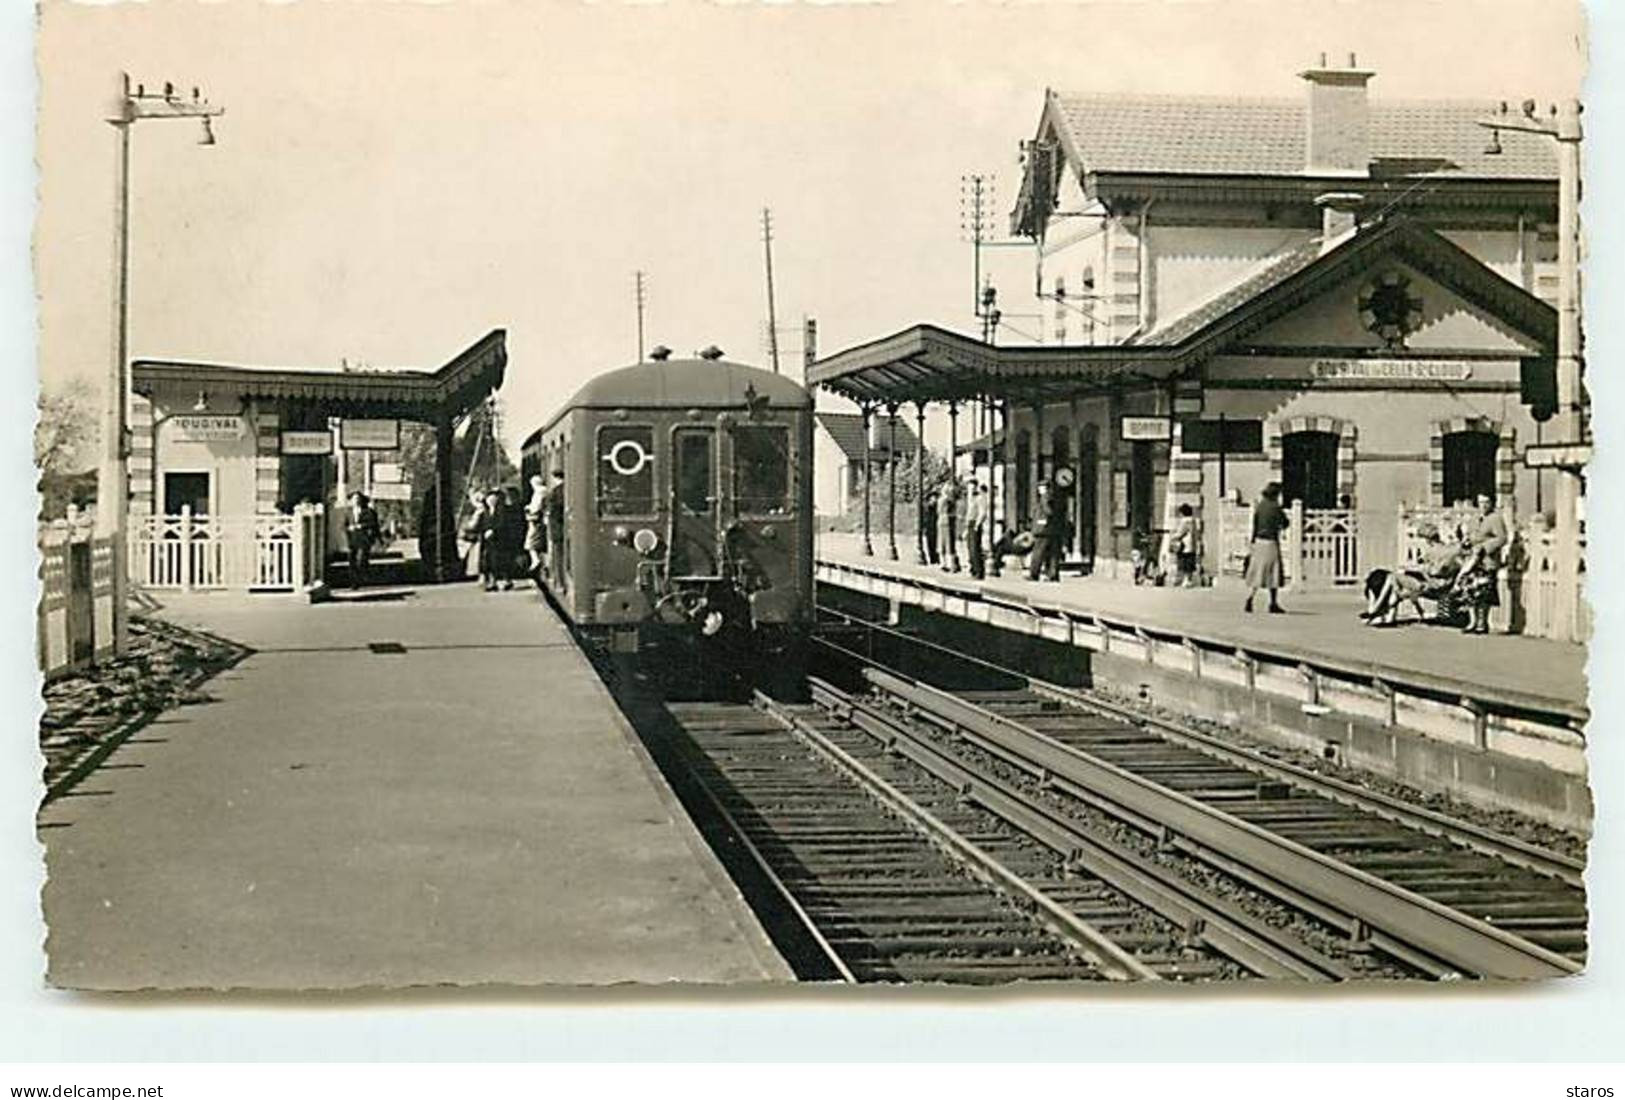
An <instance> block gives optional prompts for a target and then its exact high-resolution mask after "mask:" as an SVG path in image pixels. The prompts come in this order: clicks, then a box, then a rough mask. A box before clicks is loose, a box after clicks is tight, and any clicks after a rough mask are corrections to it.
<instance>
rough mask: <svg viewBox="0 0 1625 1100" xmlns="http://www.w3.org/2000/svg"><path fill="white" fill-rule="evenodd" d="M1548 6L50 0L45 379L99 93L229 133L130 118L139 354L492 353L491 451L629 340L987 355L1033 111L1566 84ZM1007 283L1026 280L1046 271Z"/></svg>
mask: <svg viewBox="0 0 1625 1100" xmlns="http://www.w3.org/2000/svg"><path fill="white" fill-rule="evenodd" d="M1583 35H1584V29H1583V25H1582V21H1581V15H1580V12H1579V10H1578V8H1570V7H1568V6H1566V5H1564V4H1561V3H1553V2H1540V3H1508V2H1494V3H1491V2H1448V0H1445V2H1440V0H1435V2H1416V0H1405V2H1402V3H1382V2H1362V3H1354V2H1339V3H1295V4H1291V5H1281V4H1272V3H1248V2H1232V3H1223V4H1220V3H1211V2H1207V3H1204V2H1189V0H1187V2H1180V3H1175V2H1171V0H1170V2H1165V3H1125V4H1109V3H1090V2H1073V3H1048V4H1046V3H1034V2H1011V3H1002V4H993V3H968V2H966V3H923V2H907V3H889V4H879V3H876V4H831V3H824V4H817V3H801V4H793V3H706V4H701V3H681V2H674V3H669V4H658V3H562V2H546V0H542V2H536V3H526V4H501V3H434V4H430V3H343V4H339V3H323V4H317V3H312V2H305V3H292V4H269V3H244V2H224V3H212V4H199V3H176V2H165V0H153V2H150V3H145V4H139V5H137V4H111V5H88V4H68V3H63V2H61V0H48V2H46V3H45V4H44V6H43V9H42V13H41V20H40V35H39V52H38V58H39V67H40V78H41V85H40V123H39V127H40V128H39V170H40V212H39V221H38V225H37V236H36V273H37V277H38V289H39V294H40V303H39V305H40V323H41V333H40V358H41V365H40V366H41V375H42V381H43V384H44V385H46V386H47V387H56V386H59V385H62V384H64V383H65V382H66V381H67V380H69V379H72V378H75V377H83V378H85V379H87V380H88V381H90V382H92V383H96V384H98V385H99V384H100V380H101V378H102V376H103V374H104V373H105V372H106V370H107V366H106V364H107V363H108V361H109V358H110V356H111V349H112V320H113V307H112V271H113V262H112V261H113V198H114V185H115V164H116V160H115V138H114V131H113V129H112V128H111V127H109V126H107V125H106V124H105V123H104V122H103V121H102V120H103V119H104V118H105V117H106V116H107V115H108V114H109V113H110V111H111V108H112V103H113V97H114V94H115V89H116V87H117V79H118V73H119V72H120V71H121V70H123V71H127V72H129V73H130V74H131V77H132V79H134V80H138V81H144V82H146V83H147V84H148V85H149V87H150V86H155V85H158V84H161V83H162V82H163V81H165V80H173V81H175V82H176V83H177V84H178V85H179V86H181V87H182V88H184V89H188V90H189V89H190V88H191V87H193V86H194V85H196V86H199V87H201V88H202V89H203V91H204V93H205V94H206V95H207V96H208V97H209V98H210V99H212V100H213V101H214V102H216V103H217V104H219V105H222V106H224V107H225V109H226V114H225V116H224V118H222V119H220V120H218V123H217V125H216V127H215V132H216V134H217V136H218V139H219V140H218V144H217V145H215V146H212V147H204V146H201V145H199V144H197V139H198V136H199V128H198V124H197V123H195V122H192V121H168V120H166V121H150V122H143V123H140V124H139V125H138V126H137V127H136V129H135V134H134V150H135V152H134V161H133V167H132V177H131V190H132V195H133V199H132V207H131V210H132V215H131V217H132V227H131V299H130V334H131V335H130V350H131V354H132V356H134V357H142V356H148V357H163V358H180V359H201V360H209V361H215V362H229V363H244V364H260V365H267V366H273V365H274V366H302V367H317V368H337V367H338V365H339V363H340V361H341V360H342V359H349V360H352V361H356V360H359V361H362V362H365V363H368V364H371V365H374V366H380V367H384V366H393V367H417V368H427V369H433V368H435V367H438V366H439V365H440V364H441V363H443V362H445V361H446V360H447V359H448V358H450V357H451V356H452V355H453V354H454V353H455V352H457V351H458V350H459V349H461V348H463V347H465V346H467V345H468V344H470V343H472V342H473V341H474V340H475V339H477V338H478V337H479V336H481V335H482V334H483V333H485V332H486V331H487V330H489V329H491V328H495V327H502V328H506V329H507V330H508V348H509V373H508V379H507V383H506V384H505V386H504V389H503V399H504V405H505V410H506V416H507V424H506V428H507V434H508V435H509V437H510V439H511V440H515V441H516V440H518V439H519V438H522V437H523V436H524V435H525V434H527V432H528V431H529V430H530V428H532V427H534V426H535V425H537V424H539V423H541V422H542V421H543V420H544V419H545V418H546V416H547V414H548V413H550V412H551V410H552V409H554V408H555V407H557V406H558V405H559V404H560V403H561V402H562V401H563V400H564V399H566V398H567V397H568V395H569V394H570V393H571V392H573V391H574V390H575V389H576V388H577V387H578V386H579V385H580V384H581V383H582V382H584V381H585V380H586V379H588V378H590V377H591V376H593V375H594V374H597V373H599V372H601V371H604V370H608V369H612V368H614V367H618V366H622V365H625V364H626V363H629V362H633V361H635V358H636V354H637V340H636V313H635V306H634V292H633V272H634V271H635V270H638V269H641V270H644V271H646V272H647V274H648V280H649V291H648V294H649V304H648V313H647V333H648V336H647V343H648V344H649V345H650V346H652V345H654V344H656V343H664V344H668V345H670V346H671V347H673V348H674V349H676V350H677V351H678V352H679V353H680V354H687V353H690V352H692V351H694V350H696V349H698V348H701V347H704V346H706V345H708V344H716V345H718V346H720V347H722V348H723V349H724V350H725V351H726V352H727V353H728V354H729V357H730V358H735V359H739V360H743V361H746V362H754V363H758V364H761V365H766V362H767V356H766V354H765V350H764V342H763V331H764V326H765V317H766V292H765V287H764V277H763V248H762V241H761V224H760V218H761V210H762V208H763V207H764V206H770V207H771V208H772V210H773V217H774V223H775V241H774V250H775V251H774V266H775V282H776V290H777V305H778V314H779V318H780V324H781V326H783V327H784V328H785V329H787V330H788V331H786V332H785V334H784V336H783V337H782V339H781V343H782V354H783V357H784V360H785V362H786V363H787V364H789V365H790V366H791V367H794V366H796V365H797V364H798V361H799V355H800V349H801V334H800V325H801V319H802V318H803V317H804V316H814V317H816V318H817V319H818V322H819V327H820V339H819V344H820V351H821V352H822V353H823V354H830V353H832V352H834V351H837V350H839V349H840V348H843V347H847V346H850V345H852V344H856V343H861V342H864V341H866V340H870V339H874V338H876V337H879V336H882V335H885V334H887V333H890V332H893V331H895V330H897V329H899V328H902V327H904V326H906V325H909V324H913V323H916V322H921V321H932V322H936V323H939V324H945V325H948V326H950V327H954V328H959V329H962V330H965V331H975V328H974V326H975V321H974V319H973V318H972V316H971V312H970V311H971V305H972V296H973V289H972V288H973V280H972V274H971V257H970V248H969V246H968V245H967V244H965V243H964V242H963V240H962V237H961V233H960V227H959V221H960V213H959V204H960V190H961V179H962V177H963V176H964V175H965V174H966V173H971V172H981V173H996V174H997V183H996V189H997V190H996V199H995V201H996V203H997V210H998V218H997V221H998V223H999V224H1002V223H1003V222H1004V215H1005V214H1006V212H1007V211H1008V209H1009V206H1010V202H1011V199H1012V198H1013V196H1014V191H1015V185H1016V182H1017V174H1016V157H1017V152H1018V143H1019V142H1020V140H1021V139H1022V138H1025V137H1030V136H1031V135H1032V132H1033V131H1034V129H1035V127H1036V125H1037V122H1038V116H1039V110H1040V107H1041V105H1042V102H1043V95H1044V89H1045V88H1046V87H1057V88H1061V89H1066V90H1078V91H1133V92H1167V93H1219V94H1243V95H1270V96H1296V95H1300V94H1302V92H1301V86H1302V82H1301V81H1300V80H1299V79H1298V78H1297V75H1296V74H1297V72H1298V71H1299V70H1301V69H1302V68H1304V67H1305V66H1306V65H1308V64H1309V63H1311V62H1312V61H1313V59H1314V58H1315V57H1316V56H1317V55H1318V54H1319V53H1320V52H1322V51H1325V52H1329V53H1331V54H1332V55H1333V56H1338V57H1340V56H1342V55H1343V54H1345V53H1347V52H1348V51H1350V50H1352V51H1355V52H1356V53H1357V54H1358V56H1359V58H1360V61H1361V63H1362V64H1363V65H1365V66H1368V67H1370V68H1373V69H1375V70H1376V72H1377V76H1376V78H1375V79H1374V80H1373V82H1372V94H1373V96H1379V97H1388V98H1406V97H1415V96H1428V95H1446V96H1452V97H1458V96H1459V97H1487V98H1491V99H1502V98H1510V99H1514V100H1517V99H1521V98H1523V97H1525V96H1534V97H1537V98H1542V99H1545V98H1549V97H1553V96H1559V95H1572V94H1574V91H1575V89H1576V88H1577V86H1578V83H1579V80H1580V77H1581V74H1582V72H1583V67H1584V50H1583V45H1582V41H1583ZM992 269H993V272H994V275H995V278H996V279H997V280H999V281H1001V282H1003V283H1006V284H1009V283H1010V282H1011V281H1013V280H1024V279H1030V277H1031V274H1030V271H1031V267H1030V259H1029V254H1028V253H1026V252H1025V251H1022V250H1018V249H1009V250H1002V251H1000V252H998V253H996V254H995V257H994V260H993V263H992Z"/></svg>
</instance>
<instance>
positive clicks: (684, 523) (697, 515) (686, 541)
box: [671, 428, 719, 577]
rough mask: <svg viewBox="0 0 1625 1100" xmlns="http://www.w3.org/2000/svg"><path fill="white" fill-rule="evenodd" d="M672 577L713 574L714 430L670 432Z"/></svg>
mask: <svg viewBox="0 0 1625 1100" xmlns="http://www.w3.org/2000/svg"><path fill="white" fill-rule="evenodd" d="M671 451H672V458H671V479H672V539H671V572H672V576H674V577H715V576H717V575H718V571H719V563H718V562H717V491H716V485H717V433H716V429H714V428H678V429H676V430H674V431H673V432H672V433H671Z"/></svg>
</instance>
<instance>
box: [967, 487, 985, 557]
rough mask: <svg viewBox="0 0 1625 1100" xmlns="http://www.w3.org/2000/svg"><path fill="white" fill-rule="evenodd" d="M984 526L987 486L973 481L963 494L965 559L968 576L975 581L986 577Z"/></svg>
mask: <svg viewBox="0 0 1625 1100" xmlns="http://www.w3.org/2000/svg"><path fill="white" fill-rule="evenodd" d="M986 524H987V486H986V485H983V484H981V483H980V482H976V481H973V482H971V488H970V491H969V492H967V493H966V494H965V557H966V558H967V559H968V560H969V562H970V575H971V576H972V577H974V578H975V579H977V580H981V579H982V578H983V577H984V576H986V575H987V557H986V554H985V553H984V549H983V546H982V538H983V529H984V528H985V526H986Z"/></svg>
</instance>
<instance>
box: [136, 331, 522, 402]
mask: <svg viewBox="0 0 1625 1100" xmlns="http://www.w3.org/2000/svg"><path fill="white" fill-rule="evenodd" d="M507 339H508V334H507V331H506V330H505V329H492V330H491V331H490V332H488V333H486V334H485V335H484V336H482V337H480V338H479V339H478V340H476V341H475V342H474V343H473V344H471V345H469V346H468V347H467V348H465V349H463V350H462V351H460V352H458V353H457V354H456V355H454V356H452V358H451V359H450V360H448V361H447V362H446V364H445V365H444V366H442V367H441V368H440V369H438V370H435V371H421V370H344V371H333V370H311V369H302V368H280V367H279V368H270V367H243V366H233V365H227V364H221V363H198V362H183V361H176V360H164V359H137V360H136V361H135V363H134V364H133V365H132V368H131V374H132V376H133V378H132V382H133V386H134V388H135V391H136V392H137V393H141V394H145V395H147V396H151V395H152V393H153V390H154V388H155V387H157V386H160V385H166V384H167V385H182V386H188V387H196V388H198V389H199V390H201V391H202V392H204V393H206V394H210V395H216V394H218V395H220V396H228V395H229V396H233V397H244V398H264V399H267V400H274V401H292V402H310V403H312V404H315V405H320V406H321V407H322V408H323V409H324V410H326V411H327V413H328V414H329V415H332V416H348V417H358V418H359V417H382V418H391V419H401V420H416V421H421V422H423V423H428V424H435V423H440V422H442V421H455V420H457V419H459V418H460V417H462V416H463V415H464V414H465V413H467V412H468V411H469V410H470V409H472V408H474V407H475V406H476V405H478V404H479V403H480V402H481V401H484V400H485V398H486V397H487V396H488V395H490V394H491V393H492V392H493V391H494V390H496V389H498V388H499V387H501V385H502V377H503V372H504V370H505V369H506V367H507V363H508V350H507Z"/></svg>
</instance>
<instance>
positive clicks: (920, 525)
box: [914, 401, 931, 565]
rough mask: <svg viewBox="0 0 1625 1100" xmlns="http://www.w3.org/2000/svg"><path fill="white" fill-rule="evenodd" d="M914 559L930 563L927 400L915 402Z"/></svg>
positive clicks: (924, 563)
mask: <svg viewBox="0 0 1625 1100" xmlns="http://www.w3.org/2000/svg"><path fill="white" fill-rule="evenodd" d="M914 426H915V431H914V536H915V537H914V560H915V564H917V565H929V564H930V563H931V556H930V555H929V554H927V553H926V545H927V542H926V532H925V402H924V401H916V402H914Z"/></svg>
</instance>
